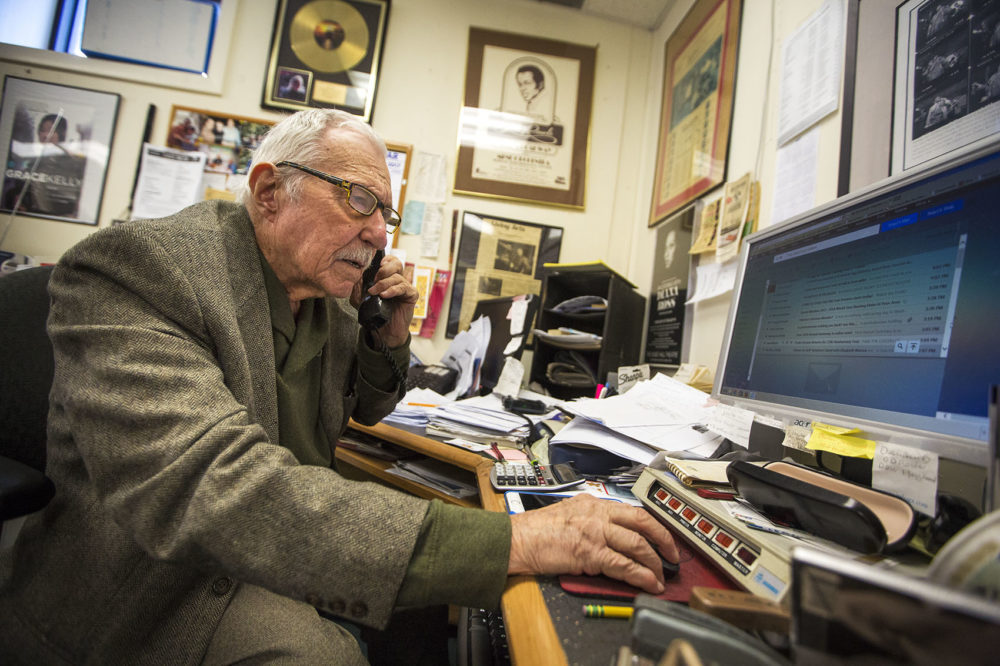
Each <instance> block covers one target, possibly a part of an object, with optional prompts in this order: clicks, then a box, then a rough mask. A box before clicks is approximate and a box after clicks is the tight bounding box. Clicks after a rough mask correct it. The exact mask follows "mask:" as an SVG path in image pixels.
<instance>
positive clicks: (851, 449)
mask: <svg viewBox="0 0 1000 666" xmlns="http://www.w3.org/2000/svg"><path fill="white" fill-rule="evenodd" d="M828 427H831V426H828ZM838 430H845V429H844V428H838ZM846 430H847V432H857V429H853V430H851V429H846ZM806 448H809V449H813V450H814V451H829V452H830V453H836V454H837V455H838V456H847V457H848V458H868V459H869V460H871V459H872V458H874V457H875V442H874V441H872V440H870V439H863V438H861V437H851V436H850V435H841V434H837V433H835V432H832V431H831V430H827V429H824V428H817V427H816V424H815V423H814V424H813V431H812V435H810V436H809V441H808V442H806Z"/></svg>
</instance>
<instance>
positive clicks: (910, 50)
mask: <svg viewBox="0 0 1000 666" xmlns="http://www.w3.org/2000/svg"><path fill="white" fill-rule="evenodd" d="M895 56H896V57H895V76H894V84H893V118H892V164H891V170H890V174H893V175H894V174H897V173H900V172H903V171H906V170H908V169H912V168H913V167H916V166H919V165H921V164H924V163H925V162H927V161H929V160H932V159H934V158H936V157H939V156H941V155H945V154H947V153H950V152H952V151H954V150H957V149H959V148H962V147H963V146H967V145H969V144H971V143H973V142H975V141H977V140H979V139H982V138H984V137H986V136H989V135H991V134H994V133H996V130H997V127H998V126H1000V5H998V3H996V2H990V1H988V0H965V1H963V2H958V1H956V0H909V1H908V2H903V3H902V4H900V5H899V6H898V7H897V8H896V54H895Z"/></svg>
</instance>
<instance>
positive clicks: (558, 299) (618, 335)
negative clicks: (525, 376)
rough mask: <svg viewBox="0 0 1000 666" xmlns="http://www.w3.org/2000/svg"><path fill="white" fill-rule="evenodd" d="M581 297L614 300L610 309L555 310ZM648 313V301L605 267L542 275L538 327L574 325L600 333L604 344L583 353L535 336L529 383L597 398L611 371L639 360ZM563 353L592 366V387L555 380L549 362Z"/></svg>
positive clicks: (565, 394) (562, 395)
mask: <svg viewBox="0 0 1000 666" xmlns="http://www.w3.org/2000/svg"><path fill="white" fill-rule="evenodd" d="M576 296H601V297H603V298H605V299H607V301H608V306H607V309H606V310H605V311H604V312H589V313H583V314H567V313H560V312H555V311H554V310H553V308H554V307H555V306H556V305H558V304H559V303H562V302H563V301H565V300H568V299H570V298H573V297H576ZM645 313H646V298H645V297H644V296H642V295H641V294H639V293H638V292H637V291H636V290H635V287H634V286H633V285H632V284H631V283H630V282H629V281H628V280H626V279H625V278H623V277H622V276H620V275H618V274H617V273H615V272H614V271H613V270H611V269H610V268H608V267H607V266H604V265H603V264H588V265H584V266H572V267H560V266H555V267H550V268H547V269H546V271H545V273H544V274H543V277H542V295H541V307H540V309H539V313H538V328H539V329H541V330H543V331H548V330H550V329H555V328H559V327H569V328H573V329H576V330H579V331H584V332H586V333H594V334H596V335H600V336H601V338H602V341H601V345H600V348H598V349H579V348H572V347H561V346H558V345H557V344H555V343H552V342H549V341H546V340H542V339H541V338H540V337H539V336H537V335H536V336H534V337H535V340H534V353H533V354H532V360H531V372H530V374H529V380H530V381H532V382H537V383H538V384H539V385H541V386H542V387H544V388H545V389H546V390H547V391H548V392H549V393H551V394H552V395H553V396H555V397H556V398H560V399H569V398H577V397H580V396H593V394H594V389H595V387H596V385H597V384H598V383H600V384H603V383H604V382H605V381H606V379H607V376H608V373H609V372H614V371H616V370H617V369H618V368H619V367H620V366H623V365H635V364H636V363H638V362H639V350H640V347H641V345H642V324H643V317H644V316H645ZM563 350H565V351H572V352H575V357H576V358H577V359H580V360H581V361H582V362H584V363H586V364H587V367H588V368H589V369H590V371H591V372H592V373H593V376H594V377H595V378H596V379H595V381H593V382H592V383H588V385H586V386H568V385H564V384H561V383H558V382H556V381H553V380H552V379H550V378H549V376H548V374H547V372H546V371H547V368H548V366H549V363H552V362H553V361H555V360H556V359H557V354H559V352H560V351H563Z"/></svg>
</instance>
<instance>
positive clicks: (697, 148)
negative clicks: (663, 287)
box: [649, 0, 743, 227]
mask: <svg viewBox="0 0 1000 666" xmlns="http://www.w3.org/2000/svg"><path fill="white" fill-rule="evenodd" d="M742 9H743V2H742V0H697V1H696V2H695V3H694V5H693V6H692V7H691V9H690V10H689V11H688V13H687V14H686V15H685V16H684V18H683V20H681V23H680V25H679V26H678V27H677V29H676V30H675V31H674V32H673V34H671V35H670V38H669V39H668V40H667V42H666V44H665V45H664V64H663V97H662V103H661V107H660V133H659V140H658V142H657V151H656V165H655V176H654V181H653V197H652V203H651V205H650V211H649V226H650V227H652V226H655V225H656V224H657V223H658V222H660V221H661V220H663V219H665V218H667V217H670V216H672V215H674V214H675V213H677V212H678V211H679V210H681V209H682V208H684V207H685V206H687V205H689V204H690V203H691V202H693V201H694V200H695V199H698V198H699V197H701V196H703V195H705V194H706V193H708V192H709V191H711V190H712V189H714V188H716V187H718V186H719V185H721V184H723V183H724V182H726V166H727V160H728V152H729V135H730V131H731V129H732V116H733V99H734V96H735V95H734V94H735V88H736V57H737V55H738V54H737V47H738V45H739V33H740V17H741V15H742Z"/></svg>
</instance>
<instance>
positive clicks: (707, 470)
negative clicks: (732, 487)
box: [665, 458, 730, 486]
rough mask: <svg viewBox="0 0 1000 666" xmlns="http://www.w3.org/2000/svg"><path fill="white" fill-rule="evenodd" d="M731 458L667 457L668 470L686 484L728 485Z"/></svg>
mask: <svg viewBox="0 0 1000 666" xmlns="http://www.w3.org/2000/svg"><path fill="white" fill-rule="evenodd" d="M729 463H730V461H729V460H682V459H679V458H667V459H666V460H665V464H666V466H667V471H668V472H670V473H671V474H673V475H674V476H676V477H677V480H678V481H680V482H681V483H683V484H684V485H685V486H728V485H729V479H728V478H727V477H726V468H727V467H729Z"/></svg>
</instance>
